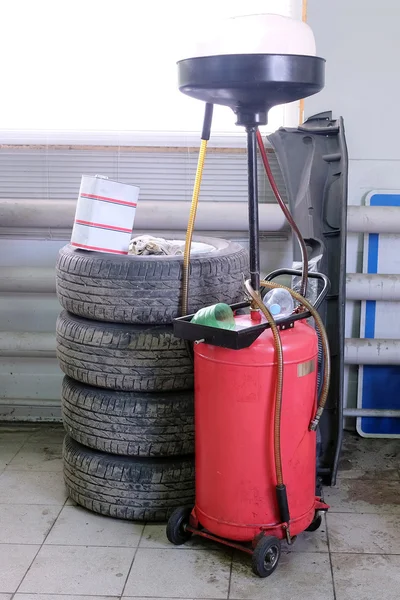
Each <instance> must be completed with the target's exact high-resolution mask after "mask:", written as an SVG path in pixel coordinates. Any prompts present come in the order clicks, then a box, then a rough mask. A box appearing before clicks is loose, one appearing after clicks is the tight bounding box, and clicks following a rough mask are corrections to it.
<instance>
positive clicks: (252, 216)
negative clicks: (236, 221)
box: [246, 127, 260, 293]
mask: <svg viewBox="0 0 400 600" xmlns="http://www.w3.org/2000/svg"><path fill="white" fill-rule="evenodd" d="M246 134H247V179H248V196H249V262H250V281H251V286H252V288H253V290H254V291H255V292H256V293H259V290H260V243H259V239H258V238H259V217H258V176H257V127H246Z"/></svg>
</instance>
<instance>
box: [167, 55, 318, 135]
mask: <svg viewBox="0 0 400 600" xmlns="http://www.w3.org/2000/svg"><path fill="white" fill-rule="evenodd" d="M178 82H179V83H178V84H179V89H180V91H181V92H183V93H184V94H187V95H188V96H192V97H193V98H197V99H198V100H203V101H204V102H210V103H211V104H223V105H225V106H229V107H230V108H232V109H233V111H234V112H235V113H236V115H237V125H244V126H245V127H251V126H257V125H265V124H266V123H267V120H268V111H269V109H270V108H272V107H273V106H276V105H277V104H284V103H286V102H294V101H295V100H299V99H300V98H306V97H307V96H312V94H316V93H317V92H319V91H320V90H322V88H323V87H324V82H325V59H323V58H319V57H317V56H301V55H293V54H227V55H220V56H204V57H196V58H187V59H185V60H181V61H179V62H178Z"/></svg>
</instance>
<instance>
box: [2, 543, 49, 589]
mask: <svg viewBox="0 0 400 600" xmlns="http://www.w3.org/2000/svg"><path fill="white" fill-rule="evenodd" d="M39 548H40V546H22V545H17V544H4V545H3V544H0V590H1V591H2V592H9V593H13V592H15V591H16V589H17V587H18V586H19V584H20V583H21V581H22V579H23V577H24V575H25V573H26V572H27V570H28V569H29V565H30V564H31V562H32V561H33V559H34V557H35V555H36V553H37V551H38V550H39Z"/></svg>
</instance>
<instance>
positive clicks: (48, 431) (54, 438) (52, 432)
mask: <svg viewBox="0 0 400 600" xmlns="http://www.w3.org/2000/svg"><path fill="white" fill-rule="evenodd" d="M64 437H65V429H64V427H63V426H62V425H61V424H60V425H56V426H50V427H49V426H42V427H39V428H38V429H37V430H36V431H34V432H33V433H31V435H30V436H29V438H28V441H29V442H30V443H37V442H40V443H46V444H60V445H61V444H62V442H63V440H64Z"/></svg>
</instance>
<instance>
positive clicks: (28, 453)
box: [7, 442, 63, 472]
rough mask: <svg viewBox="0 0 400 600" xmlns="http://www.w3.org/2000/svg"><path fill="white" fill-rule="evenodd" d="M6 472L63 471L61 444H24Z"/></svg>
mask: <svg viewBox="0 0 400 600" xmlns="http://www.w3.org/2000/svg"><path fill="white" fill-rule="evenodd" d="M7 470H8V471H59V472H61V471H62V470H63V460H62V446H61V444H46V443H44V442H40V443H35V444H33V443H31V442H27V443H25V444H24V445H23V446H22V448H21V449H20V451H19V452H18V454H17V455H16V456H14V458H13V459H12V460H11V461H10V463H9V465H8V468H7Z"/></svg>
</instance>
